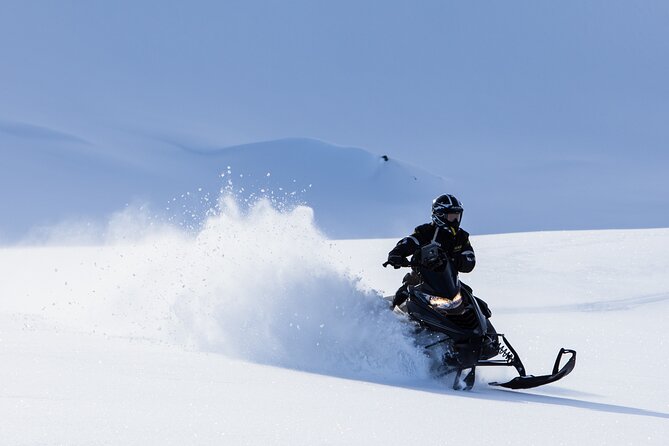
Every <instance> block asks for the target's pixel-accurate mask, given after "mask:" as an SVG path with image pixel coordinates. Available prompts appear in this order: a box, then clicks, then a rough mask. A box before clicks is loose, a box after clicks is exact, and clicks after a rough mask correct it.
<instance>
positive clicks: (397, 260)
mask: <svg viewBox="0 0 669 446" xmlns="http://www.w3.org/2000/svg"><path fill="white" fill-rule="evenodd" d="M404 263H406V258H404V257H402V256H401V255H399V254H389V255H388V264H389V265H391V266H392V267H393V268H395V269H398V268H400V267H402V266H403V265H404Z"/></svg>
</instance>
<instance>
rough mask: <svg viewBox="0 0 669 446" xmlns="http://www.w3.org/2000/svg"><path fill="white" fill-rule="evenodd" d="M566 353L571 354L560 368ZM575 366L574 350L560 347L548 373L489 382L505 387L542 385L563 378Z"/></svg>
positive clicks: (516, 387) (518, 387) (527, 387)
mask: <svg viewBox="0 0 669 446" xmlns="http://www.w3.org/2000/svg"><path fill="white" fill-rule="evenodd" d="M566 354H570V355H571V356H570V357H569V359H568V360H567V362H566V363H565V365H564V366H562V368H560V363H561V362H562V357H563V356H564V355H566ZM575 366H576V351H574V350H569V349H566V348H562V349H560V353H558V356H557V358H556V359H555V365H554V366H553V373H551V374H550V375H540V376H533V375H521V376H517V377H515V378H513V379H512V380H511V381H508V382H505V383H499V382H491V383H489V384H490V385H491V386H501V387H506V388H507V389H531V388H533V387H538V386H543V385H544V384H549V383H552V382H555V381H557V380H560V379H562V378H564V377H565V376H567V375H569V373H571V371H572V370H574V367H575Z"/></svg>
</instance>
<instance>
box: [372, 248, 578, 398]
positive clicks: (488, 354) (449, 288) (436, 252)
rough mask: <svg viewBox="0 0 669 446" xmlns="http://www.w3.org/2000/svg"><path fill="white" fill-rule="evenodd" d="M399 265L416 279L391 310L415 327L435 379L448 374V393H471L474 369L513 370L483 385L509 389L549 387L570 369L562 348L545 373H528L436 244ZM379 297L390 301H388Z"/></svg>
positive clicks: (571, 358) (572, 354)
mask: <svg viewBox="0 0 669 446" xmlns="http://www.w3.org/2000/svg"><path fill="white" fill-rule="evenodd" d="M383 266H384V267H386V266H388V262H386V263H384V264H383ZM402 266H405V267H412V268H414V271H416V272H417V273H418V275H417V277H419V278H420V280H418V281H417V284H415V285H409V286H408V297H407V299H406V300H405V301H404V302H403V303H402V304H401V305H399V306H397V307H395V309H394V311H395V312H397V313H400V314H404V315H406V316H408V319H409V320H410V321H412V322H413V323H414V324H415V334H416V341H417V343H418V344H419V345H421V346H423V347H424V348H425V351H426V353H427V354H428V355H429V356H430V357H431V358H432V359H433V372H434V373H435V375H436V376H438V377H444V378H445V377H446V376H454V379H453V385H452V387H453V389H456V390H462V389H464V390H471V389H472V388H473V387H474V382H475V373H476V368H477V367H513V368H515V369H516V371H517V372H518V375H519V376H517V377H515V378H513V379H512V380H510V381H508V382H491V383H489V385H492V386H501V387H505V388H509V389H529V388H532V387H537V386H542V385H544V384H549V383H552V382H555V381H557V380H559V379H562V378H564V377H565V376H567V375H568V374H569V373H571V371H572V370H574V367H575V365H576V351H574V350H570V349H566V348H562V349H560V352H559V353H558V355H557V358H556V359H555V365H554V366H553V371H552V373H551V374H548V375H540V376H533V375H528V374H527V372H526V371H525V366H524V365H523V363H522V361H521V360H520V357H519V356H518V353H517V352H516V350H515V349H514V348H513V346H512V345H511V344H510V343H509V341H508V340H507V339H506V337H505V336H504V335H503V334H501V333H498V332H497V331H496V330H495V328H494V327H493V325H492V324H491V323H490V317H491V315H492V313H491V311H490V310H489V308H488V305H487V304H486V303H485V302H484V301H483V300H481V299H479V298H478V297H476V296H474V295H473V294H472V289H471V288H470V287H469V286H467V285H466V284H464V283H462V282H460V280H459V279H458V274H457V271H456V270H455V268H454V266H453V264H452V262H451V261H450V260H449V258H448V256H447V255H446V254H445V253H444V252H443V250H442V249H441V248H440V247H439V244H437V243H435V242H433V243H431V244H429V245H427V246H425V247H423V248H421V250H420V251H418V252H417V253H416V255H414V256H413V257H412V260H411V261H409V260H407V261H406V262H405V264H404V265H402ZM385 299H387V300H389V301H392V299H393V297H392V296H388V297H386V298H385ZM565 358H566V359H565ZM563 359H565V363H564V365H562V366H561V364H562V362H563Z"/></svg>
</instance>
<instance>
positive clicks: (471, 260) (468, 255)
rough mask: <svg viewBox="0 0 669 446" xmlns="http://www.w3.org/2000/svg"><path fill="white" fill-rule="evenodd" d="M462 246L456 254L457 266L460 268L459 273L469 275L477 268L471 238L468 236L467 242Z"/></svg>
mask: <svg viewBox="0 0 669 446" xmlns="http://www.w3.org/2000/svg"><path fill="white" fill-rule="evenodd" d="M460 246H462V248H461V249H459V250H458V252H455V253H454V255H455V258H454V260H455V265H456V266H457V268H458V271H459V272H461V273H469V272H471V271H472V270H473V269H474V266H476V255H475V254H474V248H472V244H471V243H470V242H469V236H467V238H466V240H465V242H464V243H463V244H462V245H460Z"/></svg>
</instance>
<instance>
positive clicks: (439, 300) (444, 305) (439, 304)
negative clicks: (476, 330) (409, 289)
mask: <svg viewBox="0 0 669 446" xmlns="http://www.w3.org/2000/svg"><path fill="white" fill-rule="evenodd" d="M414 292H415V293H416V294H417V295H418V297H420V298H421V299H423V300H425V301H426V302H427V303H429V304H430V305H432V306H433V307H434V308H436V309H438V310H452V309H455V308H458V307H459V306H460V305H462V295H461V294H460V292H459V291H458V294H456V295H455V297H453V298H452V299H449V298H447V297H442V296H434V295H432V294H428V293H424V292H422V291H420V290H414Z"/></svg>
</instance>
